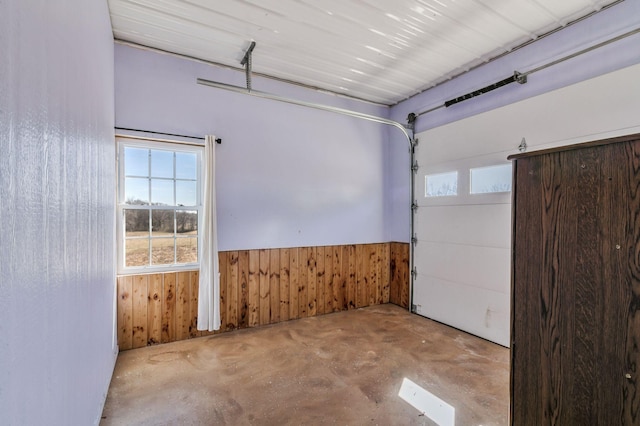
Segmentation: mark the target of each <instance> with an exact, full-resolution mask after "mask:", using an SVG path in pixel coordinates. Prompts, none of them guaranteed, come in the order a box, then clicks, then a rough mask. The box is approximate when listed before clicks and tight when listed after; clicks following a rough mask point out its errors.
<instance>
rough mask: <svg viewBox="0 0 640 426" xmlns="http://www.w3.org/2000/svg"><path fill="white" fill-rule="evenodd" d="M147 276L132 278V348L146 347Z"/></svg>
mask: <svg viewBox="0 0 640 426" xmlns="http://www.w3.org/2000/svg"><path fill="white" fill-rule="evenodd" d="M148 278H149V276H148V275H136V276H134V277H133V282H132V285H133V289H132V290H133V292H132V303H133V315H132V327H133V338H132V345H133V346H132V347H133V348H134V349H135V348H141V347H143V346H147V322H148V321H147V294H148V288H147V284H148V282H149V279H148Z"/></svg>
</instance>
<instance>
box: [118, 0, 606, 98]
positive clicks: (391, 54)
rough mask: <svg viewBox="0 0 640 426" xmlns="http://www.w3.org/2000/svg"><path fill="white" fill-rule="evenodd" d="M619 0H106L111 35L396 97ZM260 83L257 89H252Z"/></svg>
mask: <svg viewBox="0 0 640 426" xmlns="http://www.w3.org/2000/svg"><path fill="white" fill-rule="evenodd" d="M615 2H616V1H615V0H562V1H559V0H218V1H213V0H108V3H109V8H110V12H111V22H112V26H113V33H114V37H115V38H116V39H117V40H122V41H127V42H131V43H135V44H140V45H144V46H148V47H153V48H157V49H161V50H165V51H169V52H173V53H178V54H182V55H187V56H190V57H194V58H198V59H202V60H206V61H210V62H215V63H218V64H222V65H226V66H231V67H234V68H242V66H241V65H240V61H241V60H242V58H243V57H244V55H245V52H246V50H247V49H248V47H249V45H250V44H251V42H252V41H255V42H256V47H255V49H254V51H253V53H252V70H253V72H254V73H256V74H261V75H267V76H271V77H275V78H278V79H284V80H287V81H291V82H295V83H298V84H303V85H308V86H311V87H315V88H319V89H322V90H327V91H330V92H335V93H339V94H343V95H347V96H352V97H355V98H359V99H364V100H368V101H371V102H376V103H381V104H385V105H393V104H396V103H397V102H399V101H401V100H403V99H406V98H408V97H410V96H412V95H414V94H416V93H419V92H421V91H423V90H425V89H428V88H429V87H433V86H435V85H437V84H439V83H441V82H443V81H446V80H448V79H450V78H452V77H455V76H456V75H459V74H461V73H463V72H465V71H468V70H469V69H471V68H473V67H475V66H478V65H480V64H482V63H484V62H487V61H489V60H490V59H492V58H495V57H496V56H499V55H502V54H504V53H506V52H509V51H510V50H512V49H513V48H515V47H517V46H519V45H521V44H523V43H527V42H529V41H531V40H535V39H536V38H537V37H539V36H540V35H543V34H545V33H547V32H549V31H552V30H555V29H557V28H561V27H563V26H565V25H567V23H570V22H571V21H573V20H576V19H579V18H581V17H583V16H586V15H589V14H590V13H593V12H596V11H599V10H600V9H601V8H602V7H604V6H606V5H608V4H611V3H615ZM254 88H256V89H259V87H255V86H254Z"/></svg>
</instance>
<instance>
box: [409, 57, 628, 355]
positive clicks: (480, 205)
mask: <svg viewBox="0 0 640 426" xmlns="http://www.w3.org/2000/svg"><path fill="white" fill-rule="evenodd" d="M639 81H640V65H634V66H631V67H627V68H624V69H622V70H619V71H615V72H612V73H609V74H605V75H603V76H600V77H596V78H593V79H590V80H587V81H583V82H581V83H577V84H574V85H571V86H568V87H565V88H562V89H558V90H555V91H552V92H549V93H545V94H542V95H539V96H536V97H533V98H529V99H526V100H523V101H520V102H517V103H514V104H511V105H508V106H504V107H501V108H498V109H494V110H491V111H488V112H485V113H482V114H478V115H475V116H472V117H469V118H466V119H463V120H459V121H456V122H454V123H450V124H447V125H444V126H440V127H437V128H435V129H431V130H427V131H425V132H422V133H420V134H419V135H418V137H419V138H420V140H422V141H428V143H424V144H422V145H420V146H419V149H418V162H419V164H420V169H419V171H418V176H419V178H418V185H417V191H416V192H417V193H418V194H419V197H418V204H419V205H420V208H419V209H418V215H417V218H418V219H417V226H416V232H417V234H418V239H419V241H418V244H417V246H416V251H415V259H416V267H417V269H418V277H417V279H416V282H415V287H414V304H416V305H418V313H420V314H421V315H424V316H427V317H429V318H433V319H436V320H438V321H441V322H443V323H446V324H449V325H452V326H454V327H457V328H460V329H462V330H465V331H468V332H470V333H472V334H476V335H478V336H481V337H484V338H486V339H488V340H491V341H494V342H496V343H499V344H502V345H505V346H508V345H509V327H510V326H509V318H510V317H509V315H510V314H509V313H510V247H511V242H510V232H511V204H510V202H511V198H510V194H492V195H469V193H468V182H469V168H471V167H481V166H486V165H490V164H502V163H505V162H506V158H507V156H508V155H510V154H514V153H517V152H518V150H517V147H518V145H519V144H520V142H521V140H522V138H523V137H524V138H525V139H526V141H527V144H528V145H529V151H531V150H534V149H540V148H548V147H552V146H559V145H567V144H571V143H579V142H586V141H590V140H598V139H603V138H607V137H614V136H620V135H625V134H631V133H638V132H640V115H638V111H640V83H638V82H639ZM452 170H457V171H458V179H459V180H458V182H459V186H458V191H459V194H460V195H459V196H457V197H445V198H425V197H424V175H426V174H431V173H439V172H443V171H452Z"/></svg>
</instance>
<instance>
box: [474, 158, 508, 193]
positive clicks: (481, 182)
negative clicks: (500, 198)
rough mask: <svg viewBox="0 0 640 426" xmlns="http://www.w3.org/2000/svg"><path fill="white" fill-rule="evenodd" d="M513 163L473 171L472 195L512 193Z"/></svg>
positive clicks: (478, 168)
mask: <svg viewBox="0 0 640 426" xmlns="http://www.w3.org/2000/svg"><path fill="white" fill-rule="evenodd" d="M511 178H512V172H511V163H509V164H500V165H497V166H489V167H477V168H475V169H471V193H472V194H489V193H493V192H509V191H511Z"/></svg>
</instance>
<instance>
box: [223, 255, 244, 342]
mask: <svg viewBox="0 0 640 426" xmlns="http://www.w3.org/2000/svg"><path fill="white" fill-rule="evenodd" d="M226 266H227V276H226V278H227V279H226V281H227V282H226V287H227V303H226V308H227V309H226V310H227V323H226V326H225V327H224V328H225V330H235V329H236V328H238V308H239V306H238V297H239V293H240V288H239V287H240V272H239V269H238V252H237V251H230V252H228V253H227V265H226ZM220 285H222V283H220Z"/></svg>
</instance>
